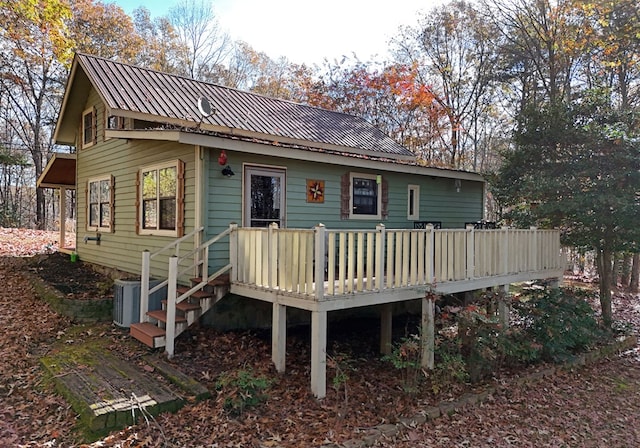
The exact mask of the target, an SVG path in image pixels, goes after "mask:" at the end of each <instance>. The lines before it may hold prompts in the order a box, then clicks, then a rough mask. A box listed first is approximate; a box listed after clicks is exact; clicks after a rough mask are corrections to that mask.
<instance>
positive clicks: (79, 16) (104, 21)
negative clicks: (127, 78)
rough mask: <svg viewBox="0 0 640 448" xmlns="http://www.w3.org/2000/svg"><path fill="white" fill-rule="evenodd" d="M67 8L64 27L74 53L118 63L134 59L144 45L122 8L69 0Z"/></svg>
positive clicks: (92, 1) (108, 4)
mask: <svg viewBox="0 0 640 448" xmlns="http://www.w3.org/2000/svg"><path fill="white" fill-rule="evenodd" d="M70 5H71V12H72V17H71V18H70V20H69V21H68V22H67V27H68V30H69V38H70V40H71V42H72V43H73V50H74V51H78V52H82V53H89V54H92V55H94V56H100V57H103V58H107V59H116V60H119V61H122V62H133V61H135V60H136V56H137V54H138V53H139V52H140V51H141V49H142V47H143V45H144V44H145V42H144V41H143V40H142V38H141V37H140V36H139V35H138V33H136V32H135V29H134V25H133V21H132V20H131V17H129V16H128V15H127V14H126V13H125V12H124V11H123V10H122V8H120V7H119V6H117V5H116V4H114V3H106V4H105V3H102V2H101V1H97V0H70Z"/></svg>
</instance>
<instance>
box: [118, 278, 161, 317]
mask: <svg viewBox="0 0 640 448" xmlns="http://www.w3.org/2000/svg"><path fill="white" fill-rule="evenodd" d="M160 283H162V280H156V279H150V280H149V289H151V288H153V287H154V286H157V285H159V284H160ZM140 289H141V287H140V280H116V281H115V282H114V285H113V323H114V324H116V325H118V326H119V327H126V328H129V327H130V326H131V324H133V323H136V322H140ZM166 298H167V287H166V286H165V287H163V288H160V289H159V290H158V291H156V292H154V293H152V294H151V295H150V296H149V311H154V310H159V309H161V308H162V300H164V299H166Z"/></svg>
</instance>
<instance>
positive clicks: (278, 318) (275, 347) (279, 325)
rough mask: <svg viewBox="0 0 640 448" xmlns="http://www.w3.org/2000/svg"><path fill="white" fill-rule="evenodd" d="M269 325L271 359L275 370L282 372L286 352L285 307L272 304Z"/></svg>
mask: <svg viewBox="0 0 640 448" xmlns="http://www.w3.org/2000/svg"><path fill="white" fill-rule="evenodd" d="M272 318H273V321H272V327H271V360H272V361H273V364H274V365H275V366H276V372H278V373H284V370H285V363H286V353H287V307H286V306H285V305H280V304H279V303H274V304H273V316H272Z"/></svg>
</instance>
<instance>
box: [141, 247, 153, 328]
mask: <svg viewBox="0 0 640 448" xmlns="http://www.w3.org/2000/svg"><path fill="white" fill-rule="evenodd" d="M150 265H151V252H149V251H148V250H147V249H145V250H143V251H142V268H141V273H140V322H148V321H149V317H148V316H147V311H149V275H150V274H149V270H150Z"/></svg>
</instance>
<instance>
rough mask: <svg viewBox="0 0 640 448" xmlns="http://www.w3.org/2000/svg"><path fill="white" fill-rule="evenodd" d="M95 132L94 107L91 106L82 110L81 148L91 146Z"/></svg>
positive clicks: (94, 139) (94, 141) (95, 136)
mask: <svg viewBox="0 0 640 448" xmlns="http://www.w3.org/2000/svg"><path fill="white" fill-rule="evenodd" d="M97 134H98V132H97V122H96V109H95V108H94V107H92V108H89V109H87V110H85V111H84V112H82V148H88V147H90V146H93V145H94V144H95V143H96V139H97Z"/></svg>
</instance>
